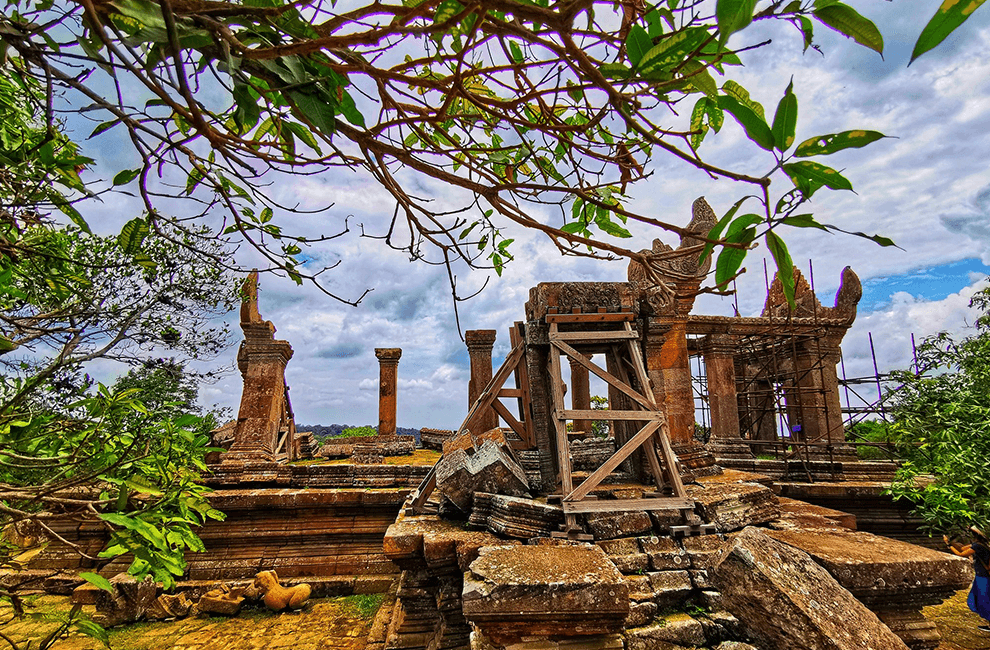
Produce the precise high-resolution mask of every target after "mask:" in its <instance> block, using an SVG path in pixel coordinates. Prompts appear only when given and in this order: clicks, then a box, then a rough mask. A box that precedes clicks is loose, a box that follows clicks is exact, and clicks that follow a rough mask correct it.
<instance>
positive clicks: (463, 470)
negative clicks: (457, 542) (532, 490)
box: [436, 440, 529, 512]
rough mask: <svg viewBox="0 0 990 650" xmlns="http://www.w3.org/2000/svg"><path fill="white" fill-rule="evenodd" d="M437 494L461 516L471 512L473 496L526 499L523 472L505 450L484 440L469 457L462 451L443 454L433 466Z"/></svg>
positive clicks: (455, 450) (526, 487) (457, 450)
mask: <svg viewBox="0 0 990 650" xmlns="http://www.w3.org/2000/svg"><path fill="white" fill-rule="evenodd" d="M436 476H437V491H438V492H440V493H441V494H442V495H443V496H445V497H447V498H448V499H450V500H451V502H453V503H454V505H456V506H457V507H458V508H460V509H461V510H462V511H463V512H471V504H472V502H473V500H474V493H475V492H491V493H494V494H505V495H509V496H528V494H529V482H528V480H527V478H526V472H524V471H523V469H522V468H521V467H519V465H518V464H516V462H515V461H514V460H512V458H511V456H509V454H508V453H507V452H506V451H505V448H503V447H502V446H500V445H498V444H496V443H494V442H492V441H491V440H486V441H485V442H484V444H482V445H481V447H480V448H479V449H478V450H477V451H476V452H474V454H473V455H468V453H467V452H466V451H464V450H463V449H454V450H453V451H451V452H450V453H445V454H444V455H443V457H442V458H441V459H440V460H439V461H438V462H437V465H436Z"/></svg>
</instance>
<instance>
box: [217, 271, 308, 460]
mask: <svg viewBox="0 0 990 650" xmlns="http://www.w3.org/2000/svg"><path fill="white" fill-rule="evenodd" d="M243 294H244V297H243V300H242V302H241V330H242V331H243V332H244V341H243V342H242V343H241V347H240V349H239V350H238V351H237V367H238V368H239V369H240V371H241V378H242V379H243V381H244V388H243V391H242V392H241V405H240V408H239V409H238V411H237V424H236V425H235V427H234V440H233V442H232V443H231V445H230V449H229V450H228V451H227V453H225V454H222V455H221V457H220V462H221V463H224V464H230V463H270V462H273V461H275V460H276V451H277V450H276V446H277V445H278V440H279V433H280V432H281V431H283V430H284V429H286V428H288V429H289V430H290V431H291V430H293V429H294V424H292V421H291V414H289V413H288V411H287V409H286V404H287V400H288V394H287V390H288V389H287V387H286V385H285V366H286V364H288V362H289V359H291V358H292V346H290V345H289V343H288V342H287V341H279V340H276V339H275V326H274V325H273V324H272V322H271V321H266V320H264V319H262V317H261V314H260V313H259V311H258V272H257V271H253V272H252V273H251V274H250V275H248V278H247V280H246V281H245V282H244V287H243ZM290 438H291V436H290ZM292 442H293V441H292V440H287V444H288V445H290V446H291V444H292Z"/></svg>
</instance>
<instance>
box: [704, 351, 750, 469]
mask: <svg viewBox="0 0 990 650" xmlns="http://www.w3.org/2000/svg"><path fill="white" fill-rule="evenodd" d="M735 352H736V342H735V339H734V338H733V337H731V336H727V335H725V334H710V335H708V336H706V337H705V339H704V342H703V344H702V353H703V354H704V357H705V374H706V376H707V378H708V403H709V405H710V407H711V415H712V436H711V439H710V440H709V443H708V450H709V451H710V452H712V453H713V454H714V455H715V457H716V458H752V457H753V453H752V452H751V451H750V450H749V445H747V444H746V443H744V442H743V441H742V437H741V436H740V434H739V398H738V396H737V395H736V364H735V358H734V356H735Z"/></svg>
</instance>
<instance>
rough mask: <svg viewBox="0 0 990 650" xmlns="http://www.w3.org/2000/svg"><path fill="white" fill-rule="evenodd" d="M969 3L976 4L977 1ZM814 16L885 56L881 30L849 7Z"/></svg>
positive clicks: (840, 6) (817, 11)
mask: <svg viewBox="0 0 990 650" xmlns="http://www.w3.org/2000/svg"><path fill="white" fill-rule="evenodd" d="M969 1H970V2H975V1H976V0H969ZM812 14H813V15H814V16H815V18H817V19H818V20H819V22H821V23H822V24H823V25H825V26H827V27H829V28H831V29H834V30H835V31H837V32H839V33H840V34H842V35H843V36H848V37H849V38H851V39H853V40H854V41H856V42H857V43H859V44H860V45H862V46H864V47H868V48H870V49H871V50H873V51H874V52H877V53H879V54H880V56H883V36H882V35H881V34H880V30H878V29H877V26H876V25H874V24H873V23H872V22H871V21H870V20H869V19H867V18H864V17H863V16H861V15H860V14H859V13H858V12H857V11H856V10H855V9H853V8H852V7H850V6H849V5H845V4H842V3H841V2H836V3H835V4H830V5H828V6H826V7H822V8H820V9H818V8H816V9H815V10H814V11H813V12H812Z"/></svg>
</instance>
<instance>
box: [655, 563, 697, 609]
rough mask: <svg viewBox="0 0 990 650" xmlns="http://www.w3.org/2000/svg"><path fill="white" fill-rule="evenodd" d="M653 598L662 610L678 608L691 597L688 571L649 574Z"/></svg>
mask: <svg viewBox="0 0 990 650" xmlns="http://www.w3.org/2000/svg"><path fill="white" fill-rule="evenodd" d="M649 578H650V587H651V588H652V589H653V598H654V601H655V602H656V604H657V605H659V606H660V607H661V608H668V607H676V606H678V605H680V604H681V603H683V602H684V599H686V598H687V597H688V596H690V595H691V589H692V585H691V577H690V576H689V575H688V572H687V571H656V572H652V573H650V574H649Z"/></svg>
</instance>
